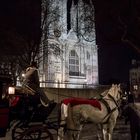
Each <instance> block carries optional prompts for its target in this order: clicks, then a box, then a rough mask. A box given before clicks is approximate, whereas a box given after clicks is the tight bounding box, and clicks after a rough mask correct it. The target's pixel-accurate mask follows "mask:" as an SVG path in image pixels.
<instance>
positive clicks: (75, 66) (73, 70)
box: [69, 50, 79, 76]
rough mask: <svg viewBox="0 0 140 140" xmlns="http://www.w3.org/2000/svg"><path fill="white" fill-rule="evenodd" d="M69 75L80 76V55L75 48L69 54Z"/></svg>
mask: <svg viewBox="0 0 140 140" xmlns="http://www.w3.org/2000/svg"><path fill="white" fill-rule="evenodd" d="M69 75H70V76H79V57H78V55H77V53H76V51H75V50H71V51H70V54H69Z"/></svg>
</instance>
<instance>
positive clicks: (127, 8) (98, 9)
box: [0, 0, 140, 83]
mask: <svg viewBox="0 0 140 140" xmlns="http://www.w3.org/2000/svg"><path fill="white" fill-rule="evenodd" d="M137 1H138V0H133V2H135V3H131V0H123V2H122V0H117V1H116V0H112V1H110V0H107V1H104V0H95V1H94V3H95V16H96V36H97V45H98V48H99V49H98V51H99V77H100V78H99V79H100V82H101V83H109V81H111V80H113V79H115V80H116V81H117V80H118V81H121V82H123V81H124V82H126V81H128V80H129V68H130V63H131V59H133V58H138V57H139V54H138V53H137V52H136V51H135V50H134V49H133V48H132V47H131V46H130V45H129V44H127V43H124V42H122V41H121V37H122V35H123V33H124V30H123V28H122V25H121V24H120V22H119V20H118V18H119V16H120V17H121V18H122V19H123V21H125V23H126V24H127V25H128V27H129V28H128V29H129V30H128V32H127V37H128V38H129V37H130V38H131V41H134V42H136V43H137V44H139V40H140V38H139V37H140V34H139V29H140V28H139V23H138V22H137V20H136V19H135V18H132V17H135V16H136V15H138V14H137V13H139V12H137V11H135V12H134V9H137V10H139V7H138V5H140V4H139V3H136V2H137ZM135 5H137V7H135ZM40 14H41V0H3V1H1V4H0V19H1V20H0V31H1V32H0V38H1V39H0V43H1V44H6V45H5V46H9V48H10V49H9V51H12V50H14V52H16V51H17V50H18V48H19V47H18V48H14V43H13V42H16V38H15V37H13V36H18V35H20V36H22V37H24V38H26V39H34V40H37V41H38V42H39V40H40V21H41V18H40ZM138 16H139V15H138ZM129 21H131V22H129ZM134 27H135V28H134ZM5 31H6V33H5ZM7 31H8V32H7ZM9 32H10V33H9ZM11 40H12V41H11ZM2 46H4V45H1V51H0V52H6V51H7V50H5V47H3V48H2ZM19 46H20V45H19ZM11 47H12V48H11ZM20 47H21V46H20Z"/></svg>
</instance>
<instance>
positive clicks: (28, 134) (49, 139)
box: [13, 126, 53, 140]
mask: <svg viewBox="0 0 140 140" xmlns="http://www.w3.org/2000/svg"><path fill="white" fill-rule="evenodd" d="M13 140H53V136H52V134H51V133H50V131H49V130H48V129H47V128H46V127H43V126H32V127H30V128H29V129H22V128H17V129H15V131H14V132H13Z"/></svg>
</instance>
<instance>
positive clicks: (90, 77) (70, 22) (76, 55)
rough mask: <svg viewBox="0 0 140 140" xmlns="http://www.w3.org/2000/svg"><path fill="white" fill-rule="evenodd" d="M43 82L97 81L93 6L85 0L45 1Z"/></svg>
mask: <svg viewBox="0 0 140 140" xmlns="http://www.w3.org/2000/svg"><path fill="white" fill-rule="evenodd" d="M41 22H42V26H41V28H42V38H41V45H40V46H41V52H40V56H43V57H42V60H41V63H40V64H41V65H40V66H41V67H40V72H41V79H40V80H41V81H42V82H44V83H46V84H45V85H44V86H49V87H57V86H58V85H57V84H56V81H57V82H59V87H63V88H66V87H67V88H82V87H83V85H84V86H85V85H86V86H91V85H97V84H98V51H97V45H96V40H95V22H94V6H93V4H92V3H91V2H90V0H89V1H88V2H85V0H42V21H41Z"/></svg>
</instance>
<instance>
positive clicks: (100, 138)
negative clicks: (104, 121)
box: [97, 124, 102, 140]
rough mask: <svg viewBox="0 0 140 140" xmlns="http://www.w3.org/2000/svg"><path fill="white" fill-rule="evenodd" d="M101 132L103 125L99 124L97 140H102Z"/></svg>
mask: <svg viewBox="0 0 140 140" xmlns="http://www.w3.org/2000/svg"><path fill="white" fill-rule="evenodd" d="M101 130H102V125H101V124H97V138H98V140H102V136H101V134H100V131H101Z"/></svg>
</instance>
